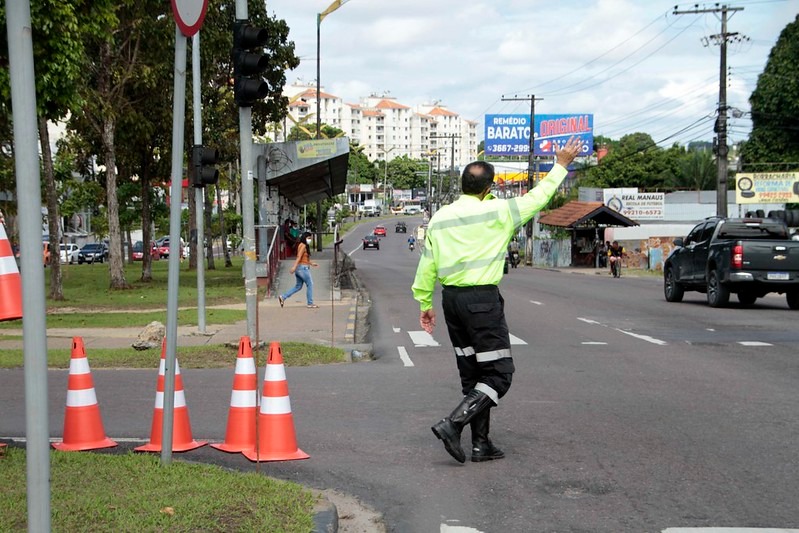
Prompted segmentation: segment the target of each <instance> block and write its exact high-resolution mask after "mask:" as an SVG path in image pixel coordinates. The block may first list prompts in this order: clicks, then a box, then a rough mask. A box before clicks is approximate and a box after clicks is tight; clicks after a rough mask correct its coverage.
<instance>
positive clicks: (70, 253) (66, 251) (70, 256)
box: [59, 243, 80, 265]
mask: <svg viewBox="0 0 799 533" xmlns="http://www.w3.org/2000/svg"><path fill="white" fill-rule="evenodd" d="M59 248H60V249H61V262H62V263H69V264H70V265H71V264H73V263H77V262H78V253H80V248H79V247H78V245H77V244H72V243H67V244H60V245H59Z"/></svg>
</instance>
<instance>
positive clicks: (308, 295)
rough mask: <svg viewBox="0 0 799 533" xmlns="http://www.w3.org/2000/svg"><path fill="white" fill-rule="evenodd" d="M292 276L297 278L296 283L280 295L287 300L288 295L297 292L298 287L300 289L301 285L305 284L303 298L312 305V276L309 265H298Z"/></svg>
mask: <svg viewBox="0 0 799 533" xmlns="http://www.w3.org/2000/svg"><path fill="white" fill-rule="evenodd" d="M294 278H295V279H296V280H297V284H296V285H294V287H292V288H291V289H290V290H289V291H288V292H287V293H285V294H281V295H280V297H281V298H283V299H284V300H288V299H289V297H290V296H292V295H293V294H295V293H297V292H299V291H300V289H302V285H303V284H305V287H306V290H305V299H306V300H307V302H308V305H313V278H311V267H309V266H308V265H300V266H298V267H297V270H295V271H294Z"/></svg>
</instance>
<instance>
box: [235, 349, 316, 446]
mask: <svg viewBox="0 0 799 533" xmlns="http://www.w3.org/2000/svg"><path fill="white" fill-rule="evenodd" d="M242 453H243V454H244V457H246V458H247V459H249V460H250V461H290V460H294V459H308V457H310V456H309V455H308V454H307V453H305V452H304V451H302V450H300V449H299V448H298V447H297V437H296V435H295V434H294V417H292V415H291V401H290V400H289V386H288V383H287V382H286V369H285V367H284V366H283V352H282V350H281V349H280V343H279V342H273V343H271V344H270V345H269V357H268V359H267V360H266V374H265V375H264V392H263V396H261V411H260V414H259V415H258V438H257V439H256V441H255V446H253V447H252V448H250V449H249V450H245V451H243V452H242Z"/></svg>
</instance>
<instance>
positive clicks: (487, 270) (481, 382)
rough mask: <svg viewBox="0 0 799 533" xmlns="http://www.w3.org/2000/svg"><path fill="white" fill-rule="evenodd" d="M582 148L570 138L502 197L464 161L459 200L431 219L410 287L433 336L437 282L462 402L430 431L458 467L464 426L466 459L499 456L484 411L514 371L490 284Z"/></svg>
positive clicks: (485, 167) (483, 169)
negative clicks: (521, 191)
mask: <svg viewBox="0 0 799 533" xmlns="http://www.w3.org/2000/svg"><path fill="white" fill-rule="evenodd" d="M581 147H582V142H581V141H580V140H579V139H575V138H574V137H572V138H570V139H569V141H568V142H567V143H566V144H565V145H564V146H563V147H562V148H560V149H556V150H555V156H556V164H555V165H554V166H553V168H552V170H551V171H550V172H549V174H547V176H546V177H545V178H544V179H543V180H542V181H541V182H540V183H539V185H538V186H537V187H535V188H534V189H532V190H531V191H530V192H528V193H527V194H526V195H524V196H520V197H517V198H512V199H509V200H499V199H496V198H494V196H493V195H491V194H490V190H491V186H492V185H493V182H494V167H493V166H492V165H491V164H489V163H486V162H485V161H474V162H472V163H469V164H468V165H466V167H465V168H464V170H463V174H462V176H461V183H462V190H463V194H462V195H461V197H460V198H458V200H456V201H455V202H453V203H451V204H449V205H446V206H443V207H442V208H441V209H439V210H438V211H437V212H436V213H435V214H434V215H433V217H432V218H431V219H430V223H429V225H428V227H427V232H426V236H425V247H424V252H423V253H422V255H421V258H420V260H419V265H418V267H417V269H416V277H415V279H414V281H413V286H412V290H413V296H414V298H415V299H416V300H418V302H419V307H420V309H421V314H420V317H419V323H420V325H421V327H422V329H424V330H425V331H426V332H427V333H428V334H432V333H433V329H434V328H435V325H436V313H435V310H434V309H433V290H434V289H435V284H436V280H438V281H440V282H441V285H442V287H443V291H442V307H443V310H444V319H445V320H446V324H447V329H448V332H449V338H450V341H451V342H452V346H453V348H454V350H455V355H456V357H455V359H456V361H457V367H458V372H459V374H460V381H461V388H462V392H463V394H464V398H463V399H462V400H461V401H460V403H459V404H458V406H457V407H456V408H455V410H454V411H452V413H451V414H450V415H449V416H447V417H445V418H443V419H442V420H440V421H439V422H437V423H436V424H435V425H433V427H432V428H431V429H432V430H433V433H434V434H435V435H436V437H438V438H439V439H440V440H441V441H443V444H444V448H446V450H447V452H448V453H449V454H450V455H451V456H452V457H453V458H455V459H456V460H457V461H458V462H460V463H464V462H465V461H466V455H465V453H464V451H463V449H462V448H461V432H462V431H463V428H464V427H466V425H467V424H470V425H471V433H472V455H471V459H472V461H474V462H481V461H490V460H492V459H501V458H503V457H504V456H505V454H504V453H503V452H502V450H500V449H499V448H497V447H496V446H494V445H493V443H492V442H491V440H490V439H489V437H488V433H489V420H490V409H491V408H492V407H495V406H496V405H497V404H498V403H499V399H500V398H502V397H503V396H504V395H505V394H506V393H507V392H508V389H509V388H510V385H511V379H512V377H513V372H514V370H515V368H514V365H513V359H512V358H511V351H510V336H509V332H508V325H507V322H506V321H505V310H504V300H503V299H502V296H501V295H500V293H499V289H498V287H497V284H498V283H499V282H500V280H501V279H502V271H503V266H504V260H505V253H506V248H507V246H508V243H509V242H510V240H511V238H512V237H513V235H514V234H515V232H516V230H517V228H518V227H519V226H521V225H522V224H524V223H526V222H527V221H528V220H530V219H531V218H533V216H534V215H535V214H536V213H537V212H538V211H540V210H541V209H543V208H544V207H545V206H546V205H547V203H549V200H550V199H551V198H552V196H554V194H555V192H556V191H557V190H558V186H559V185H560V184H561V182H562V181H563V179H564V178H565V177H566V174H567V170H566V167H567V166H568V165H569V163H571V162H572V161H573V160H574V158H575V157H576V156H577V155H578V154H579V153H580V151H581Z"/></svg>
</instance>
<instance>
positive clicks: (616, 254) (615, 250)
mask: <svg viewBox="0 0 799 533" xmlns="http://www.w3.org/2000/svg"><path fill="white" fill-rule="evenodd" d="M623 255H624V246H619V241H613V242H612V243H611V245H610V248H608V259H609V261H608V263H609V265H610V274H611V275H613V264H614V263H616V261H621V258H622V256H623ZM619 266H621V263H619Z"/></svg>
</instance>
